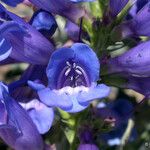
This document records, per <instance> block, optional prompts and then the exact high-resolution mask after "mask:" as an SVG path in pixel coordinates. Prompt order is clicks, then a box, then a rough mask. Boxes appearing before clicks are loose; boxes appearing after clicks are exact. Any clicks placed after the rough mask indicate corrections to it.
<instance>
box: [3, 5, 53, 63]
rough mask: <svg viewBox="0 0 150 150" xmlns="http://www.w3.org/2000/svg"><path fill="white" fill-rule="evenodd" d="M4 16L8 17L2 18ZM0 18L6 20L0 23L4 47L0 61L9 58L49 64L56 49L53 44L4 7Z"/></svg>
mask: <svg viewBox="0 0 150 150" xmlns="http://www.w3.org/2000/svg"><path fill="white" fill-rule="evenodd" d="M4 16H6V17H5V18H2V17H4ZM0 17H1V18H2V20H4V22H0V36H1V39H2V40H1V43H0V44H1V46H3V45H4V49H3V51H2V52H0V60H4V59H6V58H8V57H9V58H13V59H15V60H17V61H21V62H28V63H32V64H42V65H43V64H47V62H48V60H49V57H50V55H51V53H52V52H53V49H54V47H53V44H52V43H51V42H49V41H48V40H47V39H46V38H45V37H44V36H43V35H42V34H41V33H40V32H38V31H37V30H36V29H35V28H34V27H32V26H31V25H29V24H28V23H26V22H25V21H24V20H23V19H21V18H20V17H18V16H17V15H15V14H13V13H11V12H9V11H7V10H6V9H5V8H4V7H3V6H2V5H0ZM5 19H6V20H5ZM5 42H7V43H8V44H5ZM41 56H43V57H41ZM37 58H39V59H37Z"/></svg>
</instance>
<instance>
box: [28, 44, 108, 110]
mask: <svg viewBox="0 0 150 150" xmlns="http://www.w3.org/2000/svg"><path fill="white" fill-rule="evenodd" d="M81 53H82V55H81ZM91 62H92V64H91ZM99 70H100V64H99V60H98V58H97V56H96V54H95V53H94V52H93V50H92V49H91V48H90V47H88V46H87V45H86V44H82V43H76V44H73V45H72V47H71V48H60V49H58V50H56V51H55V52H54V53H53V54H52V56H51V58H50V61H49V64H48V66H47V71H46V72H47V77H48V81H49V83H48V86H47V87H45V86H44V85H43V84H37V83H35V82H31V81H29V82H28V84H29V85H30V86H31V87H32V88H33V89H35V90H37V92H38V95H39V98H40V100H41V101H42V102H43V103H44V104H46V105H48V106H52V107H60V108H61V109H63V110H65V111H67V112H79V111H81V110H83V109H85V108H86V107H88V105H89V104H90V101H92V100H94V99H99V98H104V97H106V96H107V95H108V94H109V87H107V86H106V85H104V84H97V83H96V81H97V80H98V79H99Z"/></svg>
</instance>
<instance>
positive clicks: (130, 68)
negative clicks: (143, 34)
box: [108, 41, 150, 77]
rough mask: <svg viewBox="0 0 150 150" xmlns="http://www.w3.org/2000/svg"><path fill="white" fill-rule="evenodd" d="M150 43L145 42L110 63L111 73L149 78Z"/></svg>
mask: <svg viewBox="0 0 150 150" xmlns="http://www.w3.org/2000/svg"><path fill="white" fill-rule="evenodd" d="M149 47H150V41H146V42H143V43H141V44H139V45H137V46H135V47H134V48H132V49H130V50H128V51H126V52H125V53H123V54H122V55H120V56H117V57H114V58H112V59H110V60H109V61H108V67H109V70H108V72H109V73H127V74H129V75H132V76H139V77H140V76H141V77H149V76H150V69H149V68H150V59H149V54H150V51H149Z"/></svg>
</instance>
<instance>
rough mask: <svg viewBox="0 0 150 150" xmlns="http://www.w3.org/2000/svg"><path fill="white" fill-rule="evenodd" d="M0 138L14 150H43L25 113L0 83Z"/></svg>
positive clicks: (34, 127) (40, 140)
mask: <svg viewBox="0 0 150 150" xmlns="http://www.w3.org/2000/svg"><path fill="white" fill-rule="evenodd" d="M0 108H1V109H0V113H1V117H0V137H1V138H2V139H3V140H4V141H5V142H6V143H7V144H8V145H9V146H10V147H11V148H13V149H15V150H27V149H28V150H43V141H42V138H41V136H40V134H39V132H38V131H37V129H36V126H35V125H34V123H33V122H32V120H31V118H30V117H29V116H28V114H27V113H26V111H25V110H24V109H23V108H22V107H21V106H20V105H19V104H18V103H17V102H16V101H15V100H14V99H13V98H12V97H10V95H9V93H8V88H7V86H6V85H4V84H3V83H2V82H0Z"/></svg>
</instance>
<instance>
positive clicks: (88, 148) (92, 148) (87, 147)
mask: <svg viewBox="0 0 150 150" xmlns="http://www.w3.org/2000/svg"><path fill="white" fill-rule="evenodd" d="M77 150H99V148H98V147H97V146H96V145H95V144H80V145H79V147H78V149H77Z"/></svg>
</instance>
